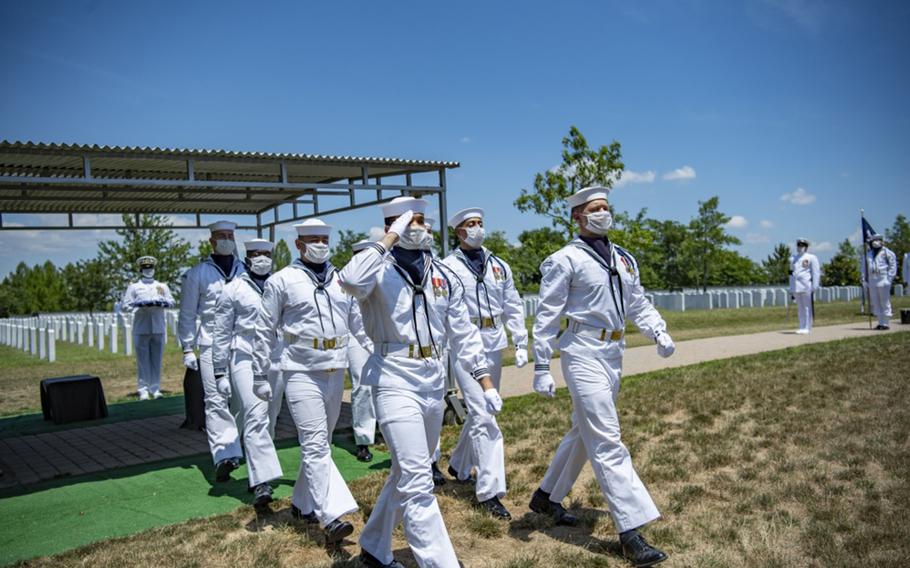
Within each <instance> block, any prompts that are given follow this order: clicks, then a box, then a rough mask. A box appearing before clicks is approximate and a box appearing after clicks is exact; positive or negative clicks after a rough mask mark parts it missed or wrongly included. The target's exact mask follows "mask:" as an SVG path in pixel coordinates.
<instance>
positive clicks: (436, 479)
mask: <svg viewBox="0 0 910 568" xmlns="http://www.w3.org/2000/svg"><path fill="white" fill-rule="evenodd" d="M430 467H432V468H433V485H435V486H436V487H439V486H440V485H445V484H446V476H444V475H443V474H442V472H441V471H439V466H438V465H436V462H433V464H432V465H431V466H430Z"/></svg>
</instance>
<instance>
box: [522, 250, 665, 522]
mask: <svg viewBox="0 0 910 568" xmlns="http://www.w3.org/2000/svg"><path fill="white" fill-rule="evenodd" d="M610 251H611V258H612V262H611V265H612V267H613V268H614V269H615V274H614V275H612V276H611V271H610V266H609V265H607V263H606V262H605V261H604V260H603V259H601V257H600V256H599V255H598V254H597V252H596V251H594V250H593V249H592V248H591V247H589V246H588V245H587V244H586V243H584V242H583V241H582V240H581V239H575V240H574V241H572V242H571V243H569V244H568V245H567V246H565V247H563V248H562V249H560V250H559V251H557V252H556V253H554V254H553V255H551V256H550V257H548V258H547V259H546V260H545V261H544V263H543V264H542V265H541V273H542V275H543V281H542V282H541V288H540V307H539V308H538V314H537V319H536V321H535V325H534V337H535V341H534V352H535V359H536V363H535V366H536V367H537V366H541V365H547V364H548V363H549V361H550V358H551V356H552V353H553V350H554V349H555V348H556V347H557V342H558V348H559V349H560V353H561V360H560V363H561V365H562V369H563V377H564V378H565V381H566V385H567V386H568V387H569V393H570V394H571V396H572V404H573V412H572V428H571V429H570V430H569V432H568V433H567V434H566V435H565V437H564V438H563V440H562V442H560V444H559V447H558V449H557V450H556V455H555V456H554V458H553V461H552V462H551V464H550V467H549V469H548V470H547V473H546V475H545V476H544V479H543V481H542V482H541V488H542V489H543V490H544V491H546V492H548V493H550V494H551V496H550V499H551V500H552V501H554V502H555V501H561V500H562V499H564V498H565V496H566V495H567V494H568V492H569V489H571V487H572V484H573V483H574V481H575V479H576V478H577V477H578V473H579V472H580V471H581V468H582V466H583V465H584V463H585V461H587V460H590V462H591V466H592V469H593V470H594V475H595V478H596V479H597V482H598V484H599V485H600V489H601V491H602V492H603V494H604V497H605V498H606V501H607V503H608V504H609V507H610V515H611V516H612V518H613V522H614V525H615V526H616V530H617V531H618V532H624V531H627V530H630V529H634V528H638V527H639V526H641V525H644V524H646V523H648V522H650V521H653V520H655V519H657V518H659V517H660V513H659V512H658V510H657V507H656V506H655V504H654V501H653V500H652V499H651V496H650V495H649V494H648V491H647V489H646V488H645V486H644V484H643V483H642V482H641V480H640V479H639V477H638V474H637V473H636V472H635V468H634V467H633V465H632V459H631V456H630V455H629V451H628V450H627V449H626V447H625V445H624V444H623V443H622V440H621V436H620V427H619V419H618V415H617V412H616V397H617V395H618V394H619V385H620V378H621V368H622V354H623V351H624V349H625V337H624V333H623V332H624V329H625V318H626V317H629V318H631V319H632V321H633V322H634V323H635V324H636V325H637V326H638V328H639V329H640V330H641V332H642V333H643V334H644V335H646V336H647V337H649V338H652V339H653V338H655V337H656V336H657V335H658V334H659V333H662V332H663V331H664V330H665V329H666V324H665V323H664V321H663V319H662V318H661V317H660V314H658V313H657V310H655V309H654V307H653V306H652V305H651V304H650V302H648V300H647V299H646V298H645V296H644V289H643V288H642V286H641V283H640V280H639V272H638V264H637V262H636V261H635V259H634V258H633V257H632V256H631V255H630V254H629V253H628V252H626V251H625V250H623V249H622V248H620V247H618V246H615V245H610ZM562 316H566V317H568V320H569V322H568V329H566V330H565V332H564V333H562V335H560V336H559V338H558V340H557V335H558V334H559V331H560V319H561V317H562Z"/></svg>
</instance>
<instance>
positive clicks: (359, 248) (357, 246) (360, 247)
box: [351, 239, 373, 252]
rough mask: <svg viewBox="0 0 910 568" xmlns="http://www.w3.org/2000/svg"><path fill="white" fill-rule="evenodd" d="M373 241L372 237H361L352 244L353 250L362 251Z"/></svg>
mask: <svg viewBox="0 0 910 568" xmlns="http://www.w3.org/2000/svg"><path fill="white" fill-rule="evenodd" d="M372 242H373V241H371V240H370V239H361V240H359V241H357V242H356V243H354V244H352V245H351V250H352V251H354V252H360V251H362V250H363V249H365V248H367V246H369V244H370V243H372Z"/></svg>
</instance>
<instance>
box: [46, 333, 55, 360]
mask: <svg viewBox="0 0 910 568" xmlns="http://www.w3.org/2000/svg"><path fill="white" fill-rule="evenodd" d="M47 360H48V362H49V363H53V362H54V361H56V360H57V334H56V333H55V332H54V330H53V329H49V330H47Z"/></svg>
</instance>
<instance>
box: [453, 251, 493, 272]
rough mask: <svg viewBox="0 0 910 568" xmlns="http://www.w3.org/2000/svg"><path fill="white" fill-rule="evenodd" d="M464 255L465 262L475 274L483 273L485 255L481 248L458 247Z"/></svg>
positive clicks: (485, 265) (485, 264)
mask: <svg viewBox="0 0 910 568" xmlns="http://www.w3.org/2000/svg"><path fill="white" fill-rule="evenodd" d="M458 250H459V251H460V252H461V254H463V255H464V257H465V260H466V261H467V262H466V264H467V265H468V266H469V267H470V268H472V269H473V270H474V272H476V273H477V274H484V273H486V271H487V257H486V255H485V254H484V251H483V249H482V248H476V249H465V248H460V249H458Z"/></svg>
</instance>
